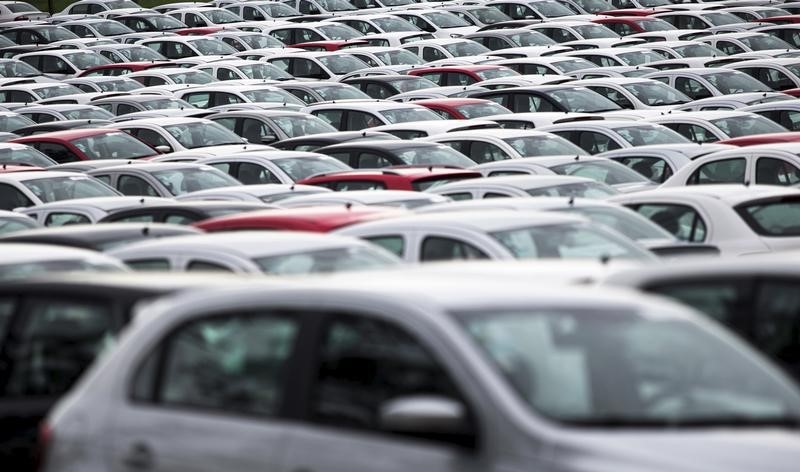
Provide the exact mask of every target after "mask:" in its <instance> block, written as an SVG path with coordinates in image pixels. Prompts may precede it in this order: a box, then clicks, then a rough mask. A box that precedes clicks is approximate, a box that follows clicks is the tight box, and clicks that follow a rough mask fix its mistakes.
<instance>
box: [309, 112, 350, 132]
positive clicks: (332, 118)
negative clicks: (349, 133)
mask: <svg viewBox="0 0 800 472" xmlns="http://www.w3.org/2000/svg"><path fill="white" fill-rule="evenodd" d="M342 114H344V111H343V110H317V111H315V112H313V113H312V115H314V116H316V117H318V118H320V119H322V121H324V122H325V123H328V124H329V125H331V126H333V127H334V128H336V129H338V130H340V131H342V130H343V128H341V126H342Z"/></svg>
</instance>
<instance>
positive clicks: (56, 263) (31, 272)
mask: <svg viewBox="0 0 800 472" xmlns="http://www.w3.org/2000/svg"><path fill="white" fill-rule="evenodd" d="M3 251H4V252H5V253H6V254H3V260H2V261H0V280H3V281H4V282H10V281H12V280H14V279H23V278H28V277H34V276H37V275H38V276H45V275H48V274H52V273H56V272H72V273H77V272H102V273H114V272H127V271H128V269H127V268H126V267H125V265H124V264H123V263H121V262H120V261H119V260H117V259H115V258H113V257H109V256H107V255H104V254H101V253H99V252H95V251H90V250H87V249H78V248H73V247H65V246H56V245H51V244H24V243H3Z"/></svg>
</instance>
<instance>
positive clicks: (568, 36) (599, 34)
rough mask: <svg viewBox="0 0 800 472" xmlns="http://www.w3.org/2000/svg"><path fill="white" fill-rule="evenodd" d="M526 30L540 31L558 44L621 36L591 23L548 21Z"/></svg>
mask: <svg viewBox="0 0 800 472" xmlns="http://www.w3.org/2000/svg"><path fill="white" fill-rule="evenodd" d="M525 29H529V30H531V31H538V32H539V33H542V34H544V35H545V36H547V37H548V38H550V39H552V40H553V41H555V42H557V43H566V42H568V41H577V40H580V39H586V40H592V39H620V36H619V35H618V34H617V33H615V32H613V31H611V30H610V29H609V28H608V27H606V26H603V25H599V24H597V23H592V22H591V21H577V20H573V21H559V20H553V21H547V22H542V23H538V24H532V25H528V26H525Z"/></svg>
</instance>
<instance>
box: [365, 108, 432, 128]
mask: <svg viewBox="0 0 800 472" xmlns="http://www.w3.org/2000/svg"><path fill="white" fill-rule="evenodd" d="M380 114H381V115H382V116H383V117H384V118H386V121H388V122H389V123H390V124H396V123H408V122H409V121H427V120H441V119H442V117H441V116H439V115H437V114H436V113H434V112H432V111H430V110H428V109H427V108H425V107H421V106H420V107H413V108H412V107H409V108H395V109H394V110H383V111H381V112H380Z"/></svg>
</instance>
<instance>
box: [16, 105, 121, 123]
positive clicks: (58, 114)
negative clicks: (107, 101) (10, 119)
mask: <svg viewBox="0 0 800 472" xmlns="http://www.w3.org/2000/svg"><path fill="white" fill-rule="evenodd" d="M18 111H19V114H20V115H21V116H24V117H26V118H29V119H31V120H32V121H33V122H35V123H47V122H51V121H60V120H108V119H110V118H113V117H114V115H112V114H111V113H109V112H107V111H106V110H103V109H102V108H98V107H96V106H93V105H46V106H45V105H42V106H27V107H24V108H22V109H20V110H18Z"/></svg>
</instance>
